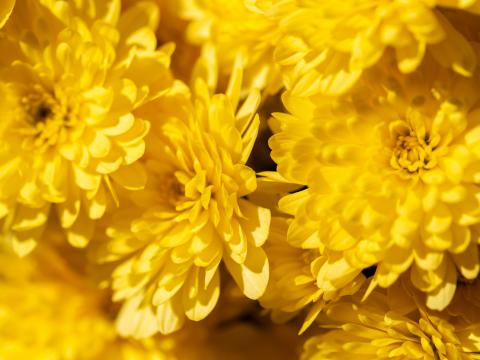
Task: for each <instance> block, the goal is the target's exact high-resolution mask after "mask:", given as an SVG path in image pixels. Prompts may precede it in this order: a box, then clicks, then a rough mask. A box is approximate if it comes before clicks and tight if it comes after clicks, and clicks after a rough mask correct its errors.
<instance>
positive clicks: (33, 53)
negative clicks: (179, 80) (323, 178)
mask: <svg viewBox="0 0 480 360" xmlns="http://www.w3.org/2000/svg"><path fill="white" fill-rule="evenodd" d="M157 22H158V9H157V6H156V5H155V4H154V3H153V2H148V1H145V2H140V3H138V4H136V5H135V6H133V7H131V8H129V9H128V10H127V11H125V12H123V13H122V14H121V15H120V3H119V1H92V2H75V3H67V2H64V1H54V0H52V1H41V2H39V1H33V0H28V1H22V2H19V3H18V4H17V5H16V7H15V11H14V13H13V15H12V17H11V18H10V20H9V22H8V24H7V26H6V27H5V28H4V29H3V30H2V33H1V36H0V49H1V50H0V52H1V53H2V56H1V59H0V94H1V100H0V102H1V106H2V113H3V115H2V123H1V124H0V142H1V145H0V218H3V219H4V220H3V228H4V235H5V237H6V238H7V240H9V241H13V244H14V246H15V248H16V250H17V251H18V252H19V253H21V254H23V253H26V252H28V251H29V250H30V249H31V248H32V247H33V246H34V244H35V243H36V240H37V238H38V237H39V236H40V234H41V232H42V231H43V228H44V224H45V223H46V222H47V220H48V219H49V218H51V216H50V214H51V213H53V214H52V216H53V215H54V214H55V213H57V215H58V219H59V221H60V223H61V225H62V227H63V228H65V229H66V231H67V233H68V235H69V241H70V243H71V244H72V245H75V246H85V245H86V243H87V242H88V240H89V238H90V237H91V235H92V232H93V220H96V219H99V218H101V217H102V216H103V214H104V213H105V211H106V208H107V207H108V206H109V204H112V203H114V202H115V201H116V190H115V189H116V188H117V187H120V188H122V187H124V188H128V189H129V190H137V189H140V188H142V187H143V186H144V184H143V183H144V180H143V181H142V179H144V176H143V175H142V174H143V170H142V168H141V166H140V165H139V164H138V163H137V160H138V159H139V158H140V157H141V156H142V155H143V153H144V149H145V144H144V137H145V135H146V134H147V132H148V130H149V128H150V124H149V122H148V121H146V120H144V119H142V118H141V117H139V116H138V114H137V113H136V112H137V111H138V110H139V109H140V108H141V107H142V106H144V105H145V104H146V103H148V102H149V101H151V100H153V99H155V98H157V97H159V96H160V95H161V92H162V91H164V90H165V89H167V88H168V87H169V86H170V85H171V84H172V77H171V75H170V73H169V70H168V66H169V56H170V53H171V51H172V46H165V47H163V48H160V49H158V50H157V41H156V38H155V30H156V26H157ZM125 172H134V173H135V174H136V176H137V177H138V181H137V183H136V184H135V186H130V185H129V184H125V183H123V182H122V174H123V173H125Z"/></svg>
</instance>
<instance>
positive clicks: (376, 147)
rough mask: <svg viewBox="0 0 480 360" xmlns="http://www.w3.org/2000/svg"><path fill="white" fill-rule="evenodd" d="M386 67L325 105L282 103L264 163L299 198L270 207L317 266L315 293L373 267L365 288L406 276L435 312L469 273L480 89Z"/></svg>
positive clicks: (475, 226) (473, 264) (433, 69)
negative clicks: (286, 219) (269, 160)
mask: <svg viewBox="0 0 480 360" xmlns="http://www.w3.org/2000/svg"><path fill="white" fill-rule="evenodd" d="M391 65H392V66H387V65H386V66H385V69H384V71H383V70H382V68H380V67H378V68H376V69H374V70H371V71H369V72H366V73H365V76H364V78H363V79H362V81H361V82H360V83H359V84H358V85H357V86H356V87H355V88H354V89H352V91H351V93H349V94H348V95H345V96H343V97H340V98H338V99H336V100H332V99H325V98H322V97H319V96H317V97H315V96H314V97H309V98H296V97H291V96H288V94H287V95H286V96H285V97H284V100H285V101H284V102H285V105H286V107H287V108H288V110H289V111H290V112H291V115H288V114H277V115H276V117H277V118H278V119H279V120H280V121H281V123H282V130H281V132H280V133H279V134H276V135H274V136H273V137H272V139H271V142H270V144H271V146H272V149H273V151H272V157H273V158H274V159H275V161H276V162H277V163H278V171H279V172H280V174H282V175H283V176H284V177H285V178H287V179H288V180H291V181H293V182H295V183H300V184H304V185H307V186H308V189H306V190H304V191H300V192H297V193H294V194H291V195H287V196H286V197H284V198H283V199H282V200H281V201H280V208H281V209H283V211H285V212H286V213H289V214H292V215H294V216H295V219H294V220H293V222H292V223H291V225H290V228H289V231H288V241H289V242H290V243H291V244H294V245H295V244H296V245H298V246H301V247H303V248H312V249H315V248H319V249H320V251H321V252H322V254H323V255H325V256H327V257H328V260H327V261H326V262H325V263H324V264H323V265H322V266H321V267H319V268H318V270H317V271H318V273H317V276H316V277H317V285H318V287H320V288H326V289H330V288H331V287H332V286H333V287H336V286H338V281H340V280H341V282H345V281H348V280H349V278H350V279H353V278H354V277H356V276H357V274H358V273H359V272H360V271H361V270H362V269H366V268H368V267H371V266H377V269H376V272H375V277H374V280H373V282H372V287H374V286H376V285H380V286H381V287H389V286H390V285H391V284H393V283H394V282H395V281H396V280H397V278H398V277H399V275H400V274H402V273H404V272H409V274H410V277H411V279H412V282H413V284H414V285H415V286H416V287H417V288H418V289H420V290H421V291H423V292H425V293H427V294H428V296H427V300H426V302H427V306H428V307H429V308H431V309H438V310H441V309H443V308H445V307H446V306H447V305H448V303H449V302H450V300H451V299H452V297H453V295H454V293H455V288H456V283H457V279H458V278H459V277H464V278H466V279H475V278H476V277H477V275H478V272H479V268H480V263H479V258H478V234H479V224H480V210H479V209H480V204H479V198H480V197H479V195H480V192H479V189H480V188H479V186H478V183H479V182H480V177H479V174H480V173H479V171H480V152H479V150H478V149H479V144H480V117H479V116H480V108H479V107H478V100H479V94H480V88H479V83H478V81H477V80H476V78H465V77H461V76H459V75H456V74H454V73H453V72H451V71H449V70H446V69H442V68H440V67H438V66H436V65H435V63H434V62H431V63H430V62H429V63H425V65H424V66H422V67H421V68H420V69H419V70H420V71H419V72H415V73H414V74H411V75H408V76H407V75H402V74H399V73H398V72H396V71H395V68H394V65H393V64H391ZM476 76H478V75H476ZM335 284H337V285H335Z"/></svg>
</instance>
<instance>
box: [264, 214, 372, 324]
mask: <svg viewBox="0 0 480 360" xmlns="http://www.w3.org/2000/svg"><path fill="white" fill-rule="evenodd" d="M287 229H288V220H287V219H285V218H279V217H275V218H272V224H271V229H270V235H269V237H268V240H267V242H266V244H265V252H266V253H267V256H268V259H269V262H270V281H269V284H268V287H267V290H266V292H265V294H264V296H262V298H261V299H260V303H261V304H262V306H263V307H265V308H267V309H271V310H272V318H273V319H274V320H275V321H276V322H283V321H284V320H287V319H288V318H291V317H293V316H295V315H296V314H298V312H299V311H300V310H302V309H304V308H305V309H308V313H307V315H306V317H305V321H304V324H303V326H302V328H301V329H300V333H302V332H303V331H305V330H306V329H307V328H308V327H309V326H310V325H311V324H312V322H313V321H314V320H315V318H316V317H317V315H318V314H319V313H320V311H322V310H323V309H324V308H325V307H327V306H328V304H330V303H332V302H335V301H338V300H339V299H340V298H341V297H343V296H346V295H352V294H354V293H355V292H356V291H357V290H358V289H359V288H360V287H361V285H362V284H363V282H364V280H365V278H364V276H363V275H362V274H358V273H357V276H356V277H354V278H353V279H351V278H350V277H348V282H347V283H345V284H344V283H342V284H341V285H342V286H337V287H332V288H330V289H327V288H319V287H318V285H317V281H316V277H317V275H318V269H319V268H321V266H322V265H323V263H324V262H325V261H327V260H328V259H327V258H326V257H325V256H323V255H322V254H321V252H320V251H319V249H302V248H299V247H295V246H292V245H290V244H289V243H288V241H287Z"/></svg>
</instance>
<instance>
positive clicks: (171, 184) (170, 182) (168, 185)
mask: <svg viewBox="0 0 480 360" xmlns="http://www.w3.org/2000/svg"><path fill="white" fill-rule="evenodd" d="M158 186H159V193H160V194H161V196H162V198H163V200H164V201H165V202H167V203H169V204H171V205H173V206H176V205H177V204H178V203H179V202H181V201H182V199H184V197H185V189H184V186H183V184H181V183H180V181H178V179H177V177H176V176H174V175H173V176H165V177H164V178H163V181H162V182H160V183H159V185H158Z"/></svg>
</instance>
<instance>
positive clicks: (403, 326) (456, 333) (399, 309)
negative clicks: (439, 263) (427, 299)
mask: <svg viewBox="0 0 480 360" xmlns="http://www.w3.org/2000/svg"><path fill="white" fill-rule="evenodd" d="M477 290H478V288H477ZM410 295H411V294H409V293H408V292H406V291H405V289H402V288H398V289H396V291H393V292H388V293H387V294H385V293H384V292H379V291H374V293H373V294H372V295H371V297H370V298H369V299H368V300H367V301H366V302H364V303H362V302H359V301H351V302H343V303H338V304H335V305H332V306H331V307H330V308H329V309H328V310H327V311H326V314H327V317H326V319H325V321H327V323H328V324H327V323H325V325H326V327H328V328H333V329H334V330H331V331H329V332H327V333H325V334H322V335H318V336H315V337H312V338H311V339H309V340H308V341H307V342H306V343H305V346H304V352H303V354H302V357H301V359H302V360H307V359H308V360H320V359H321V360H334V359H338V360H340V359H350V358H354V359H392V360H404V359H429V360H430V359H431V360H434V359H439V360H451V359H462V360H467V359H480V341H479V335H480V327H479V324H478V322H477V323H475V322H473V321H472V320H471V319H468V318H465V317H463V316H462V315H464V313H463V311H462V310H460V312H459V313H457V314H456V315H458V316H455V315H450V314H449V313H448V312H442V313H439V312H435V311H429V310H427V309H423V308H417V307H416V304H415V303H414V302H413V301H412V299H410V298H409V296H410ZM476 305H478V303H477V304H472V303H469V302H463V303H462V309H463V310H468V309H474V310H475V311H476V312H477V313H478V311H479V310H480V309H479V308H478V306H476Z"/></svg>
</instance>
